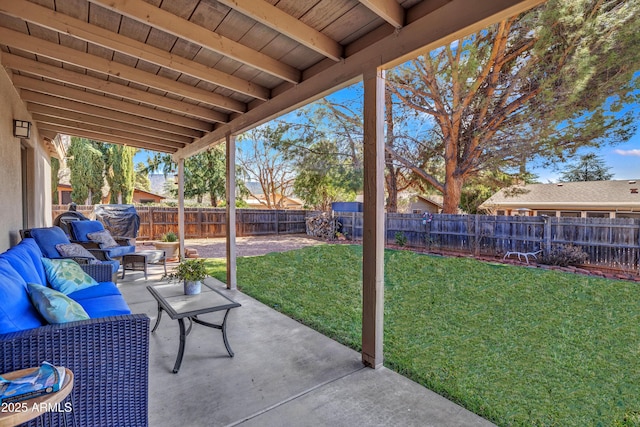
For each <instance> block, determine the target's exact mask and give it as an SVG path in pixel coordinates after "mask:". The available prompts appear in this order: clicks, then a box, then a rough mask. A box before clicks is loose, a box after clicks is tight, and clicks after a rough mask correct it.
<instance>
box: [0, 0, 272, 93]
mask: <svg viewBox="0 0 640 427" xmlns="http://www.w3.org/2000/svg"><path fill="white" fill-rule="evenodd" d="M0 12H3V13H6V14H8V15H11V16H14V17H17V18H20V19H23V20H25V21H28V22H31V23H33V24H36V25H39V26H41V27H44V28H48V29H50V30H53V31H57V32H59V33H62V34H66V35H69V36H72V37H75V38H78V39H80V40H84V41H86V42H89V43H93V44H95V45H97V46H102V47H104V48H106V49H111V50H114V51H116V52H120V53H123V54H125V55H129V56H132V57H134V58H138V59H142V60H144V61H147V62H150V63H152V64H155V65H158V66H160V67H165V68H168V69H170V70H174V71H177V72H180V73H184V74H187V75H190V76H192V77H195V78H197V79H200V80H203V81H206V82H209V83H212V84H215V85H218V86H222V87H225V88H227V89H231V90H233V91H236V92H239V93H242V94H245V95H248V96H251V97H254V98H257V99H261V100H265V101H266V100H267V99H269V96H270V91H269V89H267V88H265V87H262V86H260V85H257V84H255V83H251V82H249V81H247V80H244V79H241V78H239V77H235V76H232V75H231V74H227V73H223V72H222V71H218V70H216V69H215V68H211V67H207V66H206V65H203V64H200V63H198V62H195V61H191V60H189V59H187V58H184V57H182V56H179V55H174V54H172V53H171V52H167V51H164V50H162V49H158V48H156V47H154V46H151V45H148V44H145V43H143V42H140V41H137V40H134V39H131V38H129V37H125V36H123V35H120V34H118V33H114V32H112V31H109V30H106V29H104V28H101V27H98V26H96V25H92V24H89V23H87V22H85V21H80V20H78V19H75V18H72V17H70V16H68V15H64V14H61V13H59V12H56V11H54V10H51V9H48V8H46V7H43V6H39V5H37V4H35V3H31V2H29V1H26V0H12V1H10V2H2V3H0Z"/></svg>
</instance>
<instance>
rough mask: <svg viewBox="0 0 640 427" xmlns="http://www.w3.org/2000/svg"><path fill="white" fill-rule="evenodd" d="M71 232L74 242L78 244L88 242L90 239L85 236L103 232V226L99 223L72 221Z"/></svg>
mask: <svg viewBox="0 0 640 427" xmlns="http://www.w3.org/2000/svg"><path fill="white" fill-rule="evenodd" d="M71 230H72V231H73V235H74V237H75V238H76V240H78V241H80V242H90V241H91V239H90V238H89V236H87V234H89V233H95V232H96V231H102V230H104V226H103V225H102V223H101V222H100V221H72V222H71Z"/></svg>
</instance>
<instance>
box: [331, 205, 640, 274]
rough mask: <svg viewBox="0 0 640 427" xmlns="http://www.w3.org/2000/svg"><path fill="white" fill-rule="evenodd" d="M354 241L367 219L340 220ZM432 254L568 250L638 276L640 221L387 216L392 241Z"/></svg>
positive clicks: (345, 217)
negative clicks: (566, 247)
mask: <svg viewBox="0 0 640 427" xmlns="http://www.w3.org/2000/svg"><path fill="white" fill-rule="evenodd" d="M336 216H337V217H338V219H339V221H340V222H341V224H342V229H341V230H340V231H342V232H343V233H346V234H347V236H348V237H350V238H354V239H356V240H359V239H361V238H362V223H363V218H362V213H341V214H336ZM396 233H397V234H398V236H400V237H404V238H406V246H409V247H415V248H424V249H427V250H449V251H460V252H466V253H469V254H472V255H475V256H479V255H485V256H503V255H504V254H505V253H507V252H509V251H517V252H536V251H538V250H543V251H544V252H546V253H548V252H549V251H550V250H552V249H553V248H555V247H558V246H560V245H564V244H573V245H576V246H580V247H581V248H582V250H583V251H584V252H586V253H587V254H588V256H589V258H588V261H587V263H588V264H591V265H598V266H604V267H608V268H615V269H621V270H626V271H638V269H639V265H638V260H639V257H640V221H639V220H637V219H608V218H568V217H560V218H556V217H540V216H535V217H529V216H494V215H445V214H433V215H429V214H427V215H425V216H422V215H416V214H387V218H386V241H387V243H395V242H396Z"/></svg>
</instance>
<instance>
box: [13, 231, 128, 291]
mask: <svg viewBox="0 0 640 427" xmlns="http://www.w3.org/2000/svg"><path fill="white" fill-rule="evenodd" d="M20 236H21V237H22V238H23V239H24V238H27V237H31V238H33V240H35V242H36V244H37V245H38V247H39V248H40V252H42V256H43V257H45V258H51V259H60V258H71V259H73V260H74V261H76V262H77V263H78V264H80V267H82V269H83V270H84V271H85V272H87V273H88V274H90V275H91V270H95V269H102V268H104V265H108V266H109V269H110V270H111V276H112V278H113V280H112V281H113V282H114V283H116V278H117V273H118V269H119V268H120V262H119V261H117V260H114V259H110V258H109V257H108V255H106V254H104V253H103V251H102V250H101V249H98V250H93V251H87V252H82V251H80V250H79V249H78V248H74V246H73V245H72V242H71V241H70V240H69V238H68V237H67V235H66V234H65V232H64V231H63V230H62V229H61V228H60V227H57V226H53V227H42V228H30V229H25V230H20ZM80 249H83V248H80ZM96 255H98V256H96Z"/></svg>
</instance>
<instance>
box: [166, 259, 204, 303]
mask: <svg viewBox="0 0 640 427" xmlns="http://www.w3.org/2000/svg"><path fill="white" fill-rule="evenodd" d="M207 276H208V274H207V270H206V268H205V266H204V259H203V258H190V259H186V260H183V261H181V262H180V264H178V266H177V267H176V268H174V269H173V272H171V273H169V274H167V278H168V279H169V281H174V282H178V281H182V282H184V294H185V295H196V294H199V293H200V289H201V288H202V281H203V280H204V279H205V278H206V277H207Z"/></svg>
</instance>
